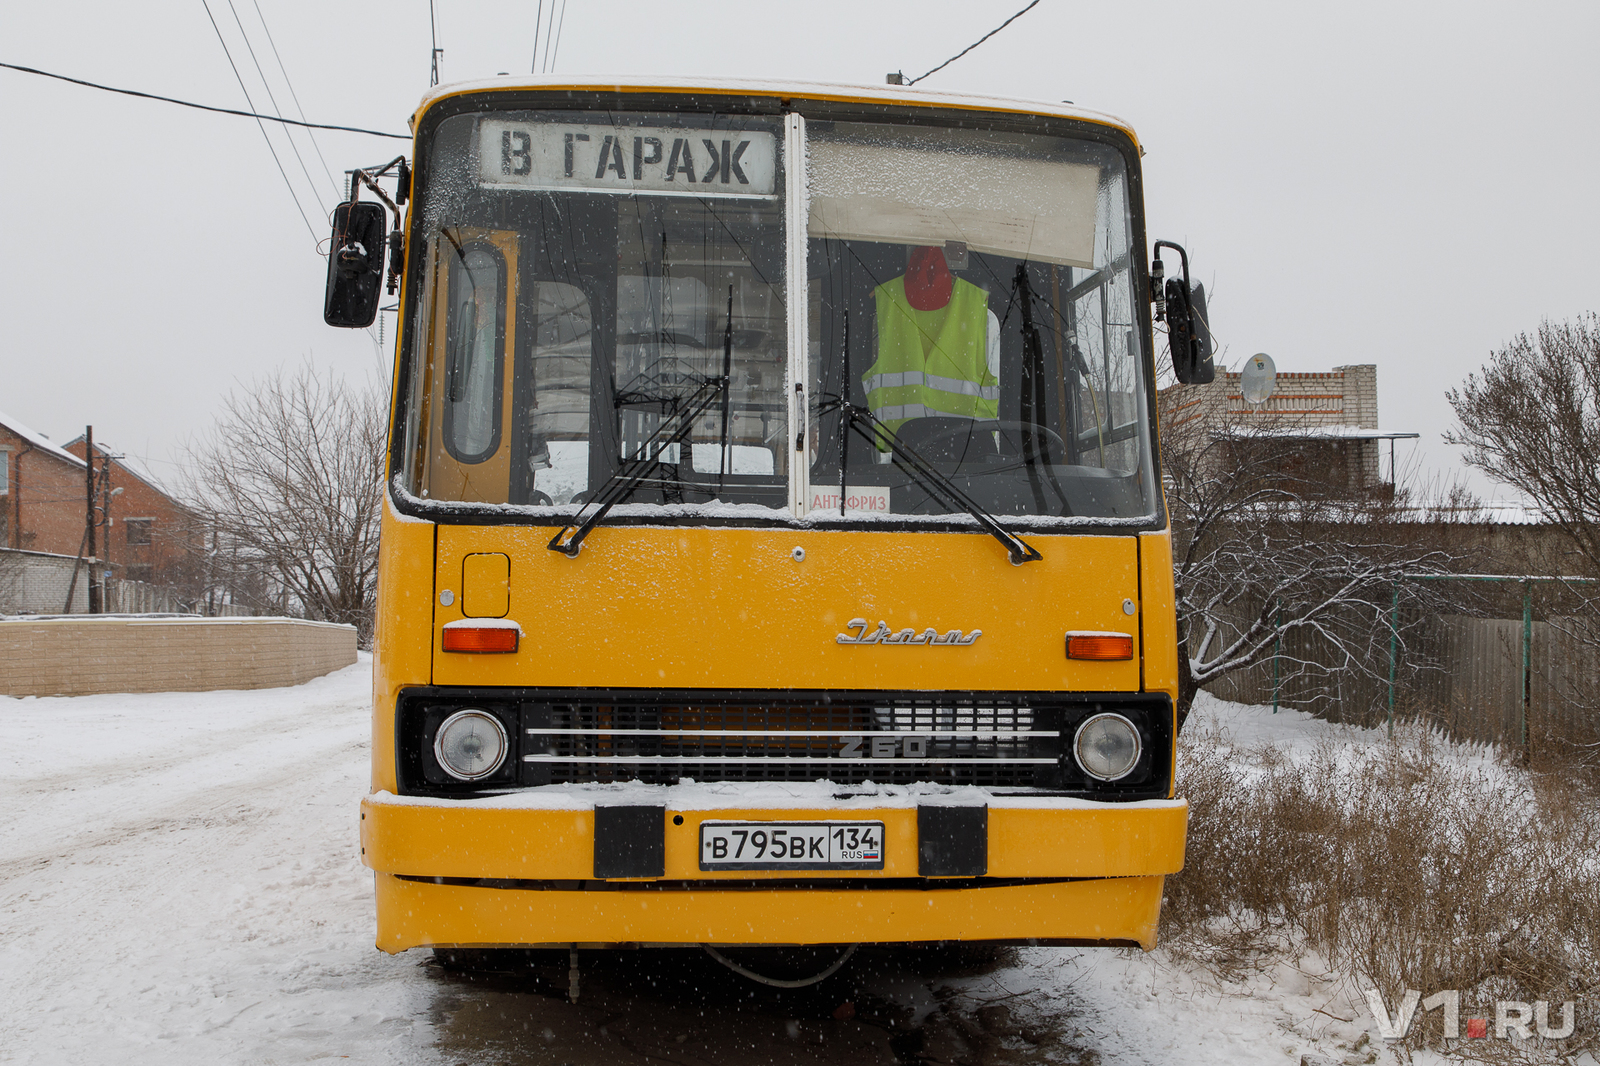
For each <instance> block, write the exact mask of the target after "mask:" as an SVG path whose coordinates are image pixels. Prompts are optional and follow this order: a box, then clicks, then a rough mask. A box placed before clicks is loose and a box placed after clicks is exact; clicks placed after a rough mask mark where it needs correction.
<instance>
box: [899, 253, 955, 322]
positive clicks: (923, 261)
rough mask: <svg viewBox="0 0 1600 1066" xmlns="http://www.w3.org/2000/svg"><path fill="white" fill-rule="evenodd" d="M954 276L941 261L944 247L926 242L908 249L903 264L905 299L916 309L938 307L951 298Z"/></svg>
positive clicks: (935, 309) (948, 265)
mask: <svg viewBox="0 0 1600 1066" xmlns="http://www.w3.org/2000/svg"><path fill="white" fill-rule="evenodd" d="M955 283H956V279H955V277H954V276H953V275H952V274H951V273H950V264H948V263H946V262H945V261H944V249H943V248H940V247H938V246H937V245H927V246H925V247H922V248H913V249H912V250H911V265H910V266H908V267H907V268H906V301H907V302H908V303H909V304H911V306H912V307H914V308H916V309H917V310H918V311H937V310H938V309H939V308H941V307H943V306H944V305H945V304H947V303H949V302H950V290H951V289H953V288H954V287H955Z"/></svg>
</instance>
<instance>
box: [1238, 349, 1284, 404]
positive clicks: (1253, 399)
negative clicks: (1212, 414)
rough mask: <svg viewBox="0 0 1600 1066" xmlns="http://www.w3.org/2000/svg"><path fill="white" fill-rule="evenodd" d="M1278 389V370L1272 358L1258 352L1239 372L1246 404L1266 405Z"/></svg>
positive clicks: (1240, 386) (1240, 384)
mask: <svg viewBox="0 0 1600 1066" xmlns="http://www.w3.org/2000/svg"><path fill="white" fill-rule="evenodd" d="M1277 387H1278V368H1277V366H1276V365H1275V364H1274V363H1273V362H1272V356H1270V355H1268V354H1267V353H1266V352H1257V353H1256V354H1255V355H1252V356H1251V357H1250V358H1249V359H1247V360H1245V364H1244V369H1243V370H1241V371H1240V372H1239V392H1240V393H1241V394H1242V395H1243V396H1244V402H1245V403H1248V404H1263V403H1266V402H1267V400H1268V399H1270V398H1271V396H1272V392H1273V390H1274V389H1276V388H1277Z"/></svg>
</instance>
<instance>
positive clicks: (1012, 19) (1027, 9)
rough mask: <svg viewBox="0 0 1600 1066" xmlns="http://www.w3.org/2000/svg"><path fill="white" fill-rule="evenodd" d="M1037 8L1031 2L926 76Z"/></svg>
mask: <svg viewBox="0 0 1600 1066" xmlns="http://www.w3.org/2000/svg"><path fill="white" fill-rule="evenodd" d="M1038 6H1039V0H1033V3H1031V4H1029V5H1028V6H1027V7H1025V8H1023V9H1022V10H1021V11H1018V12H1017V13H1016V14H1015V15H1012V16H1011V17H1010V18H1008V19H1006V20H1005V21H1004V22H1002V23H1000V25H998V26H996V27H995V28H994V29H992V30H990V31H989V32H988V33H986V34H984V35H983V36H982V37H979V38H978V39H977V40H976V41H973V42H972V43H971V44H969V45H967V46H966V47H965V48H963V49H962V50H961V51H959V52H957V53H956V54H955V55H953V56H951V57H950V58H949V59H946V60H945V61H944V62H943V63H940V64H939V65H938V66H936V67H934V68H933V69H932V70H930V71H928V74H937V73H939V71H941V70H943V69H944V68H945V67H948V66H949V65H950V64H951V63H954V62H955V61H956V60H958V59H960V58H961V57H962V56H964V55H966V54H967V53H968V52H970V51H972V50H973V49H974V48H976V47H978V46H979V45H980V44H982V43H983V42H984V41H987V40H988V39H989V38H991V37H993V36H994V35H995V34H997V33H999V32H1000V31H1001V30H1003V29H1005V28H1006V27H1007V26H1009V25H1011V24H1012V23H1013V22H1015V21H1017V20H1018V19H1019V18H1021V17H1022V16H1023V15H1026V14H1027V13H1028V12H1030V11H1032V10H1033V9H1034V8H1036V7H1038ZM928 74H923V75H922V76H921V77H916V78H912V79H911V80H910V81H908V82H906V84H907V85H915V84H916V83H917V82H919V81H921V80H922V79H923V78H926V77H927V76H928Z"/></svg>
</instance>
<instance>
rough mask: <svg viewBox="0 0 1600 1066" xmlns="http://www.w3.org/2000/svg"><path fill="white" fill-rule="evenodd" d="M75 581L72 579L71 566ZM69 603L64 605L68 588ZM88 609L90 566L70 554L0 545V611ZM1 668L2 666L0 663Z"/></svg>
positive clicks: (41, 611)
mask: <svg viewBox="0 0 1600 1066" xmlns="http://www.w3.org/2000/svg"><path fill="white" fill-rule="evenodd" d="M75 566H77V567H78V580H77V582H76V583H74V582H73V580H72V570H73V567H75ZM68 589H71V590H72V603H71V605H70V606H69V605H68V604H67V590H68ZM88 610H89V568H88V567H87V566H78V560H77V559H76V558H75V557H74V556H71V555H51V554H49V553H48V552H30V551H13V550H11V549H9V548H0V614H21V613H23V612H24V611H26V612H28V613H29V614H77V613H79V612H87V611H88ZM0 669H3V665H0Z"/></svg>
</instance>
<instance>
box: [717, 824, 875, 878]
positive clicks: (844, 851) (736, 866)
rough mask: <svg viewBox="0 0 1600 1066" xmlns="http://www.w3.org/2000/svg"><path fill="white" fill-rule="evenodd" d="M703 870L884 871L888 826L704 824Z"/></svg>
mask: <svg viewBox="0 0 1600 1066" xmlns="http://www.w3.org/2000/svg"><path fill="white" fill-rule="evenodd" d="M700 869H702V870H881V869H883V823H882V822H701V823H700Z"/></svg>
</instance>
